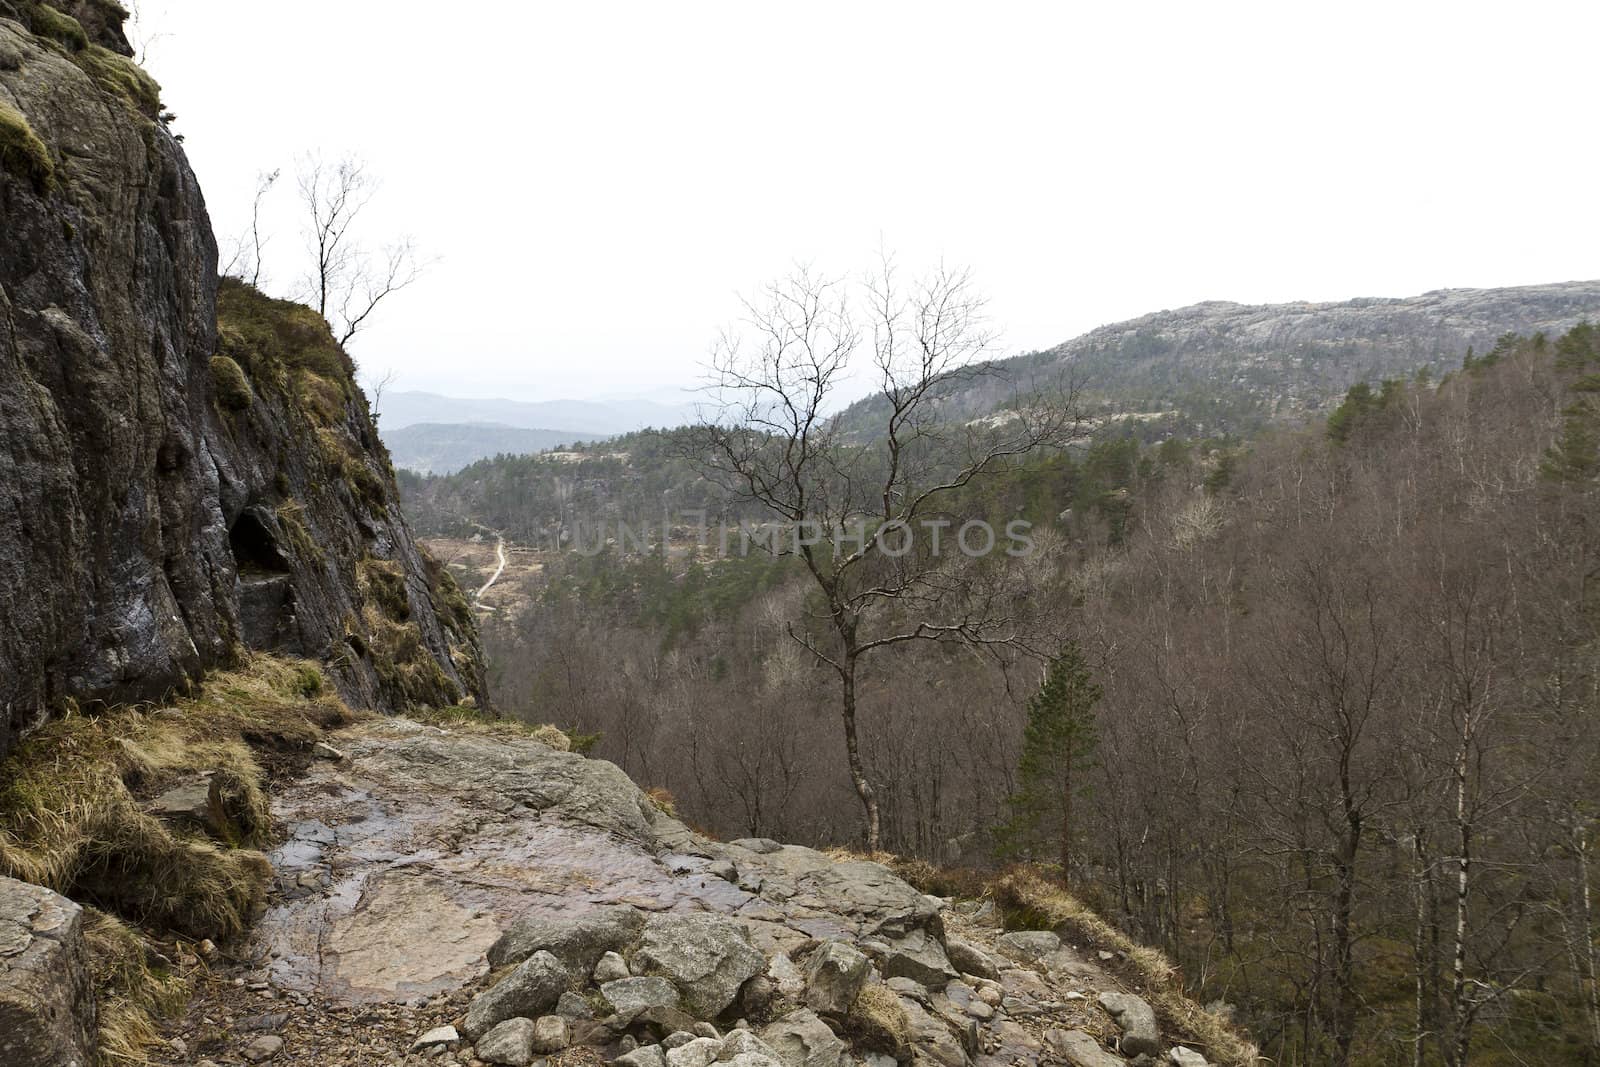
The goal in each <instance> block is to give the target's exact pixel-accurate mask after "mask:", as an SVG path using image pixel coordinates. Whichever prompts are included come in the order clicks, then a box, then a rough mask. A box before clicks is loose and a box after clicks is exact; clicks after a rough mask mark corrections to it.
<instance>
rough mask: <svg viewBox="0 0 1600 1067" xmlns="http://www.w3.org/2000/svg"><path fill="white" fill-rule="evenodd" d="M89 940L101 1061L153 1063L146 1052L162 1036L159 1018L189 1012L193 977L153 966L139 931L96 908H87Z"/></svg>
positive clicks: (85, 926) (86, 936) (86, 934)
mask: <svg viewBox="0 0 1600 1067" xmlns="http://www.w3.org/2000/svg"><path fill="white" fill-rule="evenodd" d="M84 941H85V943H86V944H87V946H88V950H89V968H90V973H91V974H92V976H93V980H94V987H95V992H96V999H97V1002H98V1003H97V1008H98V1016H99V1024H100V1055H99V1060H100V1063H101V1064H102V1065H110V1064H116V1063H145V1062H148V1061H147V1060H146V1059H145V1056H144V1050H145V1049H146V1048H149V1047H150V1046H151V1045H152V1044H154V1043H155V1042H156V1040H157V1038H158V1037H159V1034H158V1033H157V1030H156V1026H155V1019H156V1018H158V1017H171V1016H173V1015H176V1014H177V1013H178V1012H180V1011H182V1010H183V1006H184V1005H185V1004H186V1003H187V1002H188V1000H189V994H190V991H191V983H190V981H189V980H188V979H187V978H186V977H184V976H183V975H180V974H176V973H174V972H172V971H171V970H169V969H167V968H166V967H157V966H153V965H152V963H151V959H152V954H151V952H150V951H149V950H148V949H147V948H146V945H145V942H144V939H143V938H142V937H141V936H140V935H139V933H138V931H136V930H134V929H133V928H132V927H131V926H128V925H127V924H126V923H124V922H122V921H121V920H119V919H115V918H112V917H111V916H109V915H107V914H105V913H104V912H101V911H96V910H95V909H93V908H90V909H87V911H86V922H85V924H84Z"/></svg>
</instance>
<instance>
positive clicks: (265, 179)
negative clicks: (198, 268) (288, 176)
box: [222, 170, 282, 289]
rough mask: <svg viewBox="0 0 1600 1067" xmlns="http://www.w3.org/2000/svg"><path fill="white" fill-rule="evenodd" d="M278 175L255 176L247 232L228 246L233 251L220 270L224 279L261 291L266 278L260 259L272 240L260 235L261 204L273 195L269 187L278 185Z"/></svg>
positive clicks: (261, 174) (262, 173)
mask: <svg viewBox="0 0 1600 1067" xmlns="http://www.w3.org/2000/svg"><path fill="white" fill-rule="evenodd" d="M281 173H282V171H278V170H272V171H262V172H261V173H260V174H258V175H256V195H255V198H254V199H253V200H252V201H251V202H250V230H249V232H248V233H245V234H242V235H240V236H239V237H236V238H234V239H233V241H232V242H230V243H231V245H232V248H233V251H232V253H231V255H230V256H229V258H228V262H227V265H226V266H224V267H223V268H222V274H223V275H224V276H225V277H229V278H238V279H239V280H240V281H244V282H249V283H250V284H251V285H253V286H255V287H256V288H257V289H259V288H261V283H262V280H263V278H264V277H265V275H264V274H263V268H262V258H263V255H264V253H265V252H266V248H267V244H268V242H269V241H271V239H272V238H271V236H270V235H268V234H264V233H262V232H261V204H262V202H263V201H265V200H266V198H267V194H268V193H270V192H271V191H272V187H273V186H274V185H276V184H277V182H278V176H279V175H280V174H281Z"/></svg>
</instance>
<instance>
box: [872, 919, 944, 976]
mask: <svg viewBox="0 0 1600 1067" xmlns="http://www.w3.org/2000/svg"><path fill="white" fill-rule="evenodd" d="M882 967H883V975H884V977H885V978H909V979H911V980H912V981H913V982H917V983H918V984H920V985H924V986H927V987H928V988H929V989H942V988H943V987H944V984H945V983H946V982H948V981H950V979H952V978H955V977H957V975H956V969H955V968H954V967H952V966H950V960H949V959H948V958H947V957H946V956H945V954H944V946H943V945H941V944H940V943H939V941H938V939H937V938H935V937H934V936H933V935H932V934H929V933H928V932H927V931H925V930H912V931H911V932H910V933H908V934H906V935H905V936H904V937H900V938H896V939H895V940H893V941H891V942H890V943H889V951H888V952H886V953H885V954H884V956H883V963H882Z"/></svg>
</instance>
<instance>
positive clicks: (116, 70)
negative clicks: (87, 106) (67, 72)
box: [73, 44, 161, 119]
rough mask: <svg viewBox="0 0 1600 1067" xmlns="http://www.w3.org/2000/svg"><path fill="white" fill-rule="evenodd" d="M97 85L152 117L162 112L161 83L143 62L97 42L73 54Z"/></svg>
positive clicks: (146, 115)
mask: <svg viewBox="0 0 1600 1067" xmlns="http://www.w3.org/2000/svg"><path fill="white" fill-rule="evenodd" d="M73 58H74V59H75V60H76V61H77V64H78V66H79V67H81V68H83V72H84V73H85V74H87V75H89V77H91V78H93V79H94V80H95V84H97V85H99V86H100V88H101V89H103V90H105V91H106V92H108V93H111V94H113V95H114V96H118V97H121V98H122V99H123V100H125V101H126V102H127V104H128V106H129V107H132V108H133V109H134V110H135V111H137V112H139V113H140V114H141V115H143V116H145V117H146V118H149V119H154V118H155V117H156V116H157V115H159V114H161V86H160V84H159V83H158V82H157V81H156V80H155V79H154V78H152V77H150V75H149V74H148V73H146V71H145V69H144V68H143V67H141V66H139V64H137V63H135V62H134V61H133V60H131V59H129V58H128V57H127V56H124V55H119V54H118V53H116V52H113V51H111V49H109V48H101V47H100V46H99V45H97V44H92V45H89V46H88V47H86V48H84V49H83V50H82V51H80V52H79V53H78V54H77V55H76V56H74V57H73Z"/></svg>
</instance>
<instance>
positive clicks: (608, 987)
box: [600, 975, 679, 1019]
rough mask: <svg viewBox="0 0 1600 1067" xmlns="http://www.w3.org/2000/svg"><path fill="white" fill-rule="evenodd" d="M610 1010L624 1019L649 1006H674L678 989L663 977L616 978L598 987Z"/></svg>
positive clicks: (676, 1001) (676, 1003)
mask: <svg viewBox="0 0 1600 1067" xmlns="http://www.w3.org/2000/svg"><path fill="white" fill-rule="evenodd" d="M600 995H601V996H603V997H605V998H606V1003H607V1004H610V1005H611V1010H612V1011H614V1012H616V1013H617V1014H618V1015H619V1016H621V1017H622V1018H624V1019H632V1018H634V1017H635V1016H637V1015H638V1014H639V1013H640V1012H642V1011H646V1010H648V1009H650V1008H676V1007H677V1006H678V1002H679V997H678V989H677V987H676V986H674V985H673V984H672V983H671V982H669V981H667V979H665V978H661V977H658V976H655V975H641V976H640V977H638V978H618V979H616V980H614V981H610V982H607V983H606V984H605V985H603V986H601V987H600Z"/></svg>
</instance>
